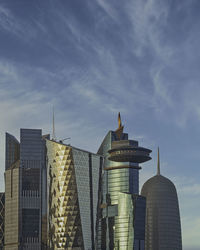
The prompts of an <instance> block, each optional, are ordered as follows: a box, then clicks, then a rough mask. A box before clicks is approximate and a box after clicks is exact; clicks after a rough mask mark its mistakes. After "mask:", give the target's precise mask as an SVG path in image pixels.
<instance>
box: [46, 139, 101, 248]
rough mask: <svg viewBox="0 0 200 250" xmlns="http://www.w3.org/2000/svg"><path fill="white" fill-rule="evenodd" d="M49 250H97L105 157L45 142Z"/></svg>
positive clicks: (49, 141)
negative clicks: (101, 184)
mask: <svg viewBox="0 0 200 250" xmlns="http://www.w3.org/2000/svg"><path fill="white" fill-rule="evenodd" d="M46 146H47V160H48V164H47V166H48V169H47V176H48V201H49V202H48V247H49V249H52V250H53V249H60V250H61V249H62V250H64V249H68V250H73V249H77V250H84V249H85V250H86V249H87V250H94V244H95V237H96V231H95V227H96V217H97V203H98V189H99V171H100V170H101V166H102V157H101V156H99V155H97V154H93V153H90V152H87V151H85V150H81V149H78V148H75V147H72V146H70V145H66V144H63V143H62V142H56V141H54V140H46Z"/></svg>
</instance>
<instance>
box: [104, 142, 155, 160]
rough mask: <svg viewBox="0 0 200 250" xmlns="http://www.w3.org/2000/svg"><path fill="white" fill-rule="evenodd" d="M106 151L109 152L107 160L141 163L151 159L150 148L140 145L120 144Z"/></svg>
mask: <svg viewBox="0 0 200 250" xmlns="http://www.w3.org/2000/svg"><path fill="white" fill-rule="evenodd" d="M108 152H109V154H110V155H109V157H108V160H110V161H115V162H134V163H143V162H146V161H149V160H151V157H150V153H151V150H150V149H147V148H142V147H133V146H126V147H123V146H122V147H117V148H112V149H110V150H109V151H108Z"/></svg>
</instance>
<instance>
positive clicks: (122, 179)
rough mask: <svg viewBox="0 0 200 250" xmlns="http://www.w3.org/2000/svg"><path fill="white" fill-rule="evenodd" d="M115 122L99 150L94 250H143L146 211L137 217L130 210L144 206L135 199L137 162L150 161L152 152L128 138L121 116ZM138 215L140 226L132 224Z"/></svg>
mask: <svg viewBox="0 0 200 250" xmlns="http://www.w3.org/2000/svg"><path fill="white" fill-rule="evenodd" d="M118 123H119V127H118V129H117V130H116V131H109V132H108V134H107V135H106V137H105V138H104V140H103V142H102V144H101V146H100V148H99V150H98V154H101V155H103V156H104V167H103V170H102V172H101V178H100V192H99V193H100V194H99V204H98V218H97V228H96V229H97V238H96V249H99V250H100V249H106V250H108V249H109V250H110V249H117V250H118V249H121V250H131V249H134V250H139V249H140V250H143V249H144V220H145V213H144V211H145V210H144V209H143V210H142V211H143V213H142V212H141V214H139V213H137V214H136V213H135V211H136V209H133V207H134V206H135V207H138V206H140V205H139V204H140V203H142V204H143V206H144V207H145V198H144V197H140V196H138V194H139V169H140V166H139V163H142V162H145V161H148V160H150V159H151V157H150V156H149V154H150V153H151V150H149V149H145V148H142V147H139V146H138V142H137V141H134V140H129V139H128V134H126V133H123V126H122V124H121V118H120V114H119V118H118ZM134 195H136V196H135V197H134ZM136 197H137V198H136ZM136 201H137V202H136ZM124 202H125V204H124ZM122 207H123V209H124V211H123V209H122ZM137 211H138V210H137ZM138 216H139V217H140V221H141V226H138V224H134V223H132V219H133V218H136V217H137V218H138ZM122 221H123V223H122ZM131 223H132V224H131ZM122 225H123V226H122ZM141 227H143V231H141V230H140V229H139V228H141Z"/></svg>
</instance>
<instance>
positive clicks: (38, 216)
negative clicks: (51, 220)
mask: <svg viewBox="0 0 200 250" xmlns="http://www.w3.org/2000/svg"><path fill="white" fill-rule="evenodd" d="M45 157H46V156H45V142H44V140H43V138H42V131H41V130H40V129H21V130H20V144H19V142H18V141H17V140H16V139H15V138H14V137H13V136H12V135H9V134H8V133H6V171H5V250H11V249H12V250H14V249H27V250H28V249H31V250H32V249H34V250H37V249H38V250H39V249H41V245H42V215H44V214H45V209H46V207H45V203H46V197H45V190H44V189H45V184H43V181H45V178H46V172H45V168H46V163H45Z"/></svg>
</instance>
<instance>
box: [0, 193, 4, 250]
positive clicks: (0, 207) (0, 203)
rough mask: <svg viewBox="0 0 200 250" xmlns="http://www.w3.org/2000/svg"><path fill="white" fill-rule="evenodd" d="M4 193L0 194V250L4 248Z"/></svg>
mask: <svg viewBox="0 0 200 250" xmlns="http://www.w3.org/2000/svg"><path fill="white" fill-rule="evenodd" d="M4 224H5V193H0V249H1V250H3V246H4Z"/></svg>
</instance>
